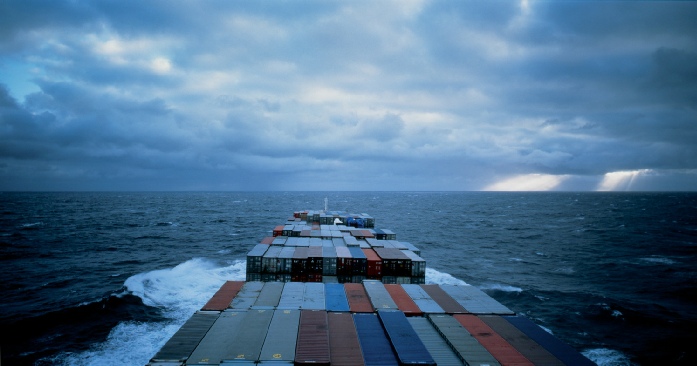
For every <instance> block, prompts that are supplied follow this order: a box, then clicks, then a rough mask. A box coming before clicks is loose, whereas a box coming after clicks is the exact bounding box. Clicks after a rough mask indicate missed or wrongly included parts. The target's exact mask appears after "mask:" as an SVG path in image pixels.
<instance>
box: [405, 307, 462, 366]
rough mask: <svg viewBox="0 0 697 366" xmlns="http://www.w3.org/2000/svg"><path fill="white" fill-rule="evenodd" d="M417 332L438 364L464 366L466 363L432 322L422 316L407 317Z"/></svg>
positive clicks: (441, 365) (442, 365) (440, 365)
mask: <svg viewBox="0 0 697 366" xmlns="http://www.w3.org/2000/svg"><path fill="white" fill-rule="evenodd" d="M407 320H408V321H409V324H411V326H412V328H414V331H416V334H417V335H418V336H419V339H421V342H423V344H424V346H426V349H427V350H428V353H430V354H431V357H433V360H434V361H436V363H437V364H438V366H463V365H464V363H462V361H461V360H460V358H459V357H457V355H456V354H455V351H453V350H452V348H450V346H449V345H448V343H446V342H445V339H443V337H441V335H440V334H438V331H436V329H435V328H434V327H433V325H432V324H431V322H429V321H428V319H426V318H422V317H409V318H407Z"/></svg>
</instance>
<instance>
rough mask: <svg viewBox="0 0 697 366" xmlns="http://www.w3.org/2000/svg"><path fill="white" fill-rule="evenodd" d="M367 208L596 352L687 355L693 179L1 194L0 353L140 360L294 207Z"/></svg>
mask: <svg viewBox="0 0 697 366" xmlns="http://www.w3.org/2000/svg"><path fill="white" fill-rule="evenodd" d="M325 197H326V198H328V201H329V209H330V210H342V211H349V212H356V213H363V212H365V213H368V214H370V215H372V216H373V217H375V221H376V227H378V228H382V229H390V230H392V231H394V232H395V233H397V239H398V240H400V241H407V242H410V243H412V244H414V245H416V246H417V247H419V248H420V249H421V251H422V257H423V258H424V259H425V260H426V261H427V266H428V269H427V272H426V281H427V283H436V284H444V283H448V284H465V283H466V284H470V285H473V286H477V287H478V288H480V289H482V290H484V291H485V292H487V293H488V294H489V295H491V296H492V297H494V298H495V299H497V300H498V301H499V302H501V303H503V304H504V305H506V306H507V307H508V308H510V309H511V310H513V311H515V312H517V313H518V314H520V315H522V316H526V317H528V318H530V319H532V320H533V321H534V322H535V323H537V324H539V325H540V326H542V327H543V328H544V329H546V330H548V331H549V332H552V333H553V334H554V335H556V336H557V337H558V338H560V339H562V340H563V341H564V342H566V343H568V344H570V345H571V346H573V347H575V348H576V349H578V350H579V351H581V352H582V353H583V354H584V355H586V356H587V357H589V358H590V359H591V360H593V361H595V362H596V363H598V364H599V365H657V364H673V365H688V364H689V365H692V364H697V363H695V360H696V355H695V350H694V344H696V341H697V336H696V335H695V334H697V333H696V332H695V330H696V326H697V312H696V311H695V309H697V306H696V305H697V301H696V300H695V299H696V298H697V281H696V280H697V265H696V264H695V263H697V244H696V243H697V240H696V239H697V194H695V193H489V192H316V193H309V192H271V193H267V192H213V193H203V192H195V193H185V192H182V193H150V192H149V193H116V192H115V193H101V192H100V193H0V215H1V216H0V289H1V291H2V292H1V293H2V297H1V298H0V304H1V306H2V312H1V313H0V327H1V332H0V337H2V338H1V339H0V342H1V343H0V346H1V347H2V349H1V352H2V361H4V362H5V363H6V364H8V365H23V364H27V365H34V364H36V365H56V364H57V365H144V364H146V363H147V362H148V360H149V359H150V358H151V357H152V356H153V355H154V354H155V353H156V352H157V351H158V350H159V348H160V347H162V345H163V344H164V343H165V342H166V341H167V340H168V339H169V337H171V336H172V335H173V334H174V332H176V330H177V329H178V328H179V327H180V326H181V325H182V324H183V323H184V321H186V320H187V319H188V318H189V317H190V316H191V314H192V313H193V312H195V311H196V310H197V309H199V308H200V307H201V306H202V305H203V304H205V303H206V301H207V300H208V299H209V298H210V297H211V296H212V295H213V293H215V291H216V290H217V289H218V288H219V287H220V286H221V285H222V283H224V281H226V280H244V279H245V254H246V252H247V251H248V250H249V249H250V248H251V247H252V246H253V245H254V244H256V243H258V242H259V240H261V238H263V237H264V236H270V235H271V230H272V229H273V227H274V226H276V225H278V224H280V223H282V222H283V221H285V219H286V218H287V217H288V216H290V215H291V214H292V212H293V211H297V210H304V209H315V210H320V209H323V208H324V198H325Z"/></svg>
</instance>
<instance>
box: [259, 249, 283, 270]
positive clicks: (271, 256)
mask: <svg viewBox="0 0 697 366" xmlns="http://www.w3.org/2000/svg"><path fill="white" fill-rule="evenodd" d="M282 250H283V247H276V246H272V247H270V248H269V250H267V251H266V253H264V256H263V257H262V258H261V273H277V272H278V265H279V261H278V255H279V254H281V251H282Z"/></svg>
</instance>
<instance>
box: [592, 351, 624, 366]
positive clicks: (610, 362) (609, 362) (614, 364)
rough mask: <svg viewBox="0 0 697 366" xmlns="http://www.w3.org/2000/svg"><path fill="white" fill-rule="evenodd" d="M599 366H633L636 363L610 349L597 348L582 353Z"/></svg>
mask: <svg viewBox="0 0 697 366" xmlns="http://www.w3.org/2000/svg"><path fill="white" fill-rule="evenodd" d="M581 353H582V354H583V355H584V356H586V357H588V359H589V360H591V361H593V362H595V363H596V364H598V366H633V365H634V363H632V361H630V360H629V358H627V356H625V355H624V354H623V353H622V352H619V351H615V350H611V349H608V348H595V349H589V350H586V351H583V352H581Z"/></svg>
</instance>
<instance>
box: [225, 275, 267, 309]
mask: <svg viewBox="0 0 697 366" xmlns="http://www.w3.org/2000/svg"><path fill="white" fill-rule="evenodd" d="M263 287H264V282H260V281H253V282H247V283H245V284H244V286H242V288H241V289H240V292H238V293H237V296H235V298H234V299H233V300H232V303H231V304H230V307H231V308H233V309H249V308H251V307H252V306H253V305H254V303H255V302H256V301H257V298H258V297H259V293H260V292H261V289H262V288H263Z"/></svg>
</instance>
